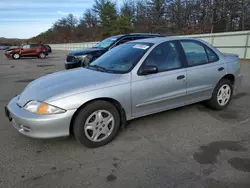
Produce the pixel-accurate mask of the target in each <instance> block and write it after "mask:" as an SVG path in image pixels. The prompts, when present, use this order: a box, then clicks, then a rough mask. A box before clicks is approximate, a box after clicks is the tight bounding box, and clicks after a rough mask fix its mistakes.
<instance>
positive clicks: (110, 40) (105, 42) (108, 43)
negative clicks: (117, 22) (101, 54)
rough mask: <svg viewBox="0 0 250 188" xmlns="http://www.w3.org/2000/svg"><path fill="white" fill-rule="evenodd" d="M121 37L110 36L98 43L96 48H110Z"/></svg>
mask: <svg viewBox="0 0 250 188" xmlns="http://www.w3.org/2000/svg"><path fill="white" fill-rule="evenodd" d="M118 38H119V37H118V36H117V37H109V38H107V39H105V40H103V41H101V42H99V43H97V44H96V45H95V46H94V48H108V47H110V46H111V44H113V43H114V42H115V41H116V40H117V39H118Z"/></svg>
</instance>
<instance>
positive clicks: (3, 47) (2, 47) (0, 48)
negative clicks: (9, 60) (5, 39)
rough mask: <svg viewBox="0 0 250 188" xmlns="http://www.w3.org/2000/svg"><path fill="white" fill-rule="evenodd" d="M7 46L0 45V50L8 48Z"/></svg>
mask: <svg viewBox="0 0 250 188" xmlns="http://www.w3.org/2000/svg"><path fill="white" fill-rule="evenodd" d="M9 48H10V47H9V46H0V50H8V49H9Z"/></svg>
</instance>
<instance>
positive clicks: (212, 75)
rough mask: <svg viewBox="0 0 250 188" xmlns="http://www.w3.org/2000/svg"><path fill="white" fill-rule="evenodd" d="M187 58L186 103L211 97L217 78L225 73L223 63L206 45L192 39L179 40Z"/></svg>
mask: <svg viewBox="0 0 250 188" xmlns="http://www.w3.org/2000/svg"><path fill="white" fill-rule="evenodd" d="M180 43H181V45H182V47H183V50H184V52H185V56H186V60H187V66H188V67H187V99H186V100H187V101H186V104H190V103H194V102H198V101H203V100H207V99H209V98H211V96H212V92H213V89H214V87H215V86H216V84H217V83H218V82H219V80H220V79H221V78H222V77H223V76H224V75H225V74H226V67H225V63H224V62H223V61H221V60H219V57H218V55H217V54H216V53H215V52H214V51H213V50H212V49H210V48H209V47H208V46H207V45H205V44H203V43H201V42H198V41H194V40H183V41H180Z"/></svg>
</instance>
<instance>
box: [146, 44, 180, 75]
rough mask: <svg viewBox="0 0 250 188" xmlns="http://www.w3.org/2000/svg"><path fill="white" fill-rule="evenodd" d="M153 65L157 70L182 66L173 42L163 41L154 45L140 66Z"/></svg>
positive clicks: (161, 70)
mask: <svg viewBox="0 0 250 188" xmlns="http://www.w3.org/2000/svg"><path fill="white" fill-rule="evenodd" d="M145 65H153V66H156V67H157V68H158V71H159V72H163V71H168V70H174V69H178V68H181V67H182V63H181V59H180V55H179V52H178V50H177V46H176V43H175V42H165V43H162V44H160V45H158V46H157V47H155V48H154V49H153V50H152V52H150V54H149V55H148V57H147V58H146V60H145V61H144V63H143V65H142V66H145Z"/></svg>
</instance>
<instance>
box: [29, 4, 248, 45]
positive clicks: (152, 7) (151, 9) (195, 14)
mask: <svg viewBox="0 0 250 188" xmlns="http://www.w3.org/2000/svg"><path fill="white" fill-rule="evenodd" d="M241 30H250V0H124V2H123V3H122V5H121V6H120V7H118V6H117V4H116V2H115V1H112V0H95V1H94V5H93V7H92V8H90V9H87V10H86V11H85V12H83V14H82V16H81V17H80V18H79V19H77V18H76V17H75V16H74V15H73V14H69V15H68V16H66V17H63V18H61V19H59V20H58V21H56V22H55V23H54V24H53V27H52V28H50V29H49V30H47V31H45V32H43V33H41V34H39V35H38V36H36V37H34V38H32V39H31V40H32V41H36V42H43V43H67V42H83V41H97V40H101V39H104V38H106V37H109V36H112V35H117V34H124V33H132V32H133V33H140V32H143V33H160V34H163V35H181V34H196V33H215V32H227V31H241Z"/></svg>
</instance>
